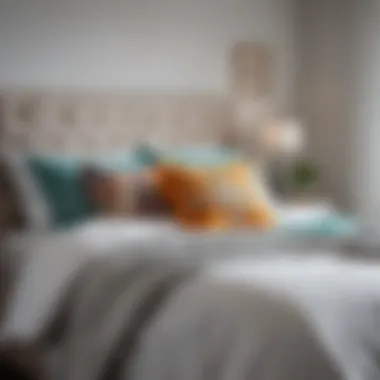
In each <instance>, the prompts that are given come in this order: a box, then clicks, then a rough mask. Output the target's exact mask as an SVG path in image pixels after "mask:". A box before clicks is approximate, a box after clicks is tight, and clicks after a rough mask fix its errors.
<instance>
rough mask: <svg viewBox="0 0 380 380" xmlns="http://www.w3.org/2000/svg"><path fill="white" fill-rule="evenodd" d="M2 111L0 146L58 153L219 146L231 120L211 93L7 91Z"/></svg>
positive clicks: (0, 94)
mask: <svg viewBox="0 0 380 380" xmlns="http://www.w3.org/2000/svg"><path fill="white" fill-rule="evenodd" d="M0 107H1V110H0V146H6V147H8V148H11V149H15V150H18V151H39V152H55V153H91V152H94V151H97V152H100V151H109V150H111V149H112V150H115V149H121V148H123V149H125V148H126V147H130V146H133V145H134V144H136V143H144V142H148V143H153V144H157V145H161V146H173V145H184V144H195V143H206V142H215V141H217V140H218V139H220V137H221V135H222V133H223V131H224V130H225V129H226V128H228V124H229V119H230V115H229V109H228V104H227V101H226V99H225V98H224V97H223V96H218V95H209V94H176V95H174V94H151V95H146V94H145V95H144V94H128V93H126V94H117V93H105V92H101V91H97V92H92V93H85V92H81V91H47V90H28V91H25V90H24V91H21V90H3V91H0Z"/></svg>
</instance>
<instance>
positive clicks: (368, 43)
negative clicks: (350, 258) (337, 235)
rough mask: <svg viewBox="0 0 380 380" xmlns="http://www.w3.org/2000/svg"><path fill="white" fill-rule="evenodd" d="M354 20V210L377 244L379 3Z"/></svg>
mask: <svg viewBox="0 0 380 380" xmlns="http://www.w3.org/2000/svg"><path fill="white" fill-rule="evenodd" d="M364 3H365V4H363V6H362V7H361V9H360V13H358V15H359V16H360V17H358V19H357V28H358V39H359V42H360V44H358V46H359V47H360V48H359V49H358V50H357V55H358V57H360V60H359V61H358V69H359V70H358V71H359V74H360V77H359V78H360V81H359V82H358V86H357V94H358V95H357V97H358V105H357V117H356V123H357V128H356V131H355V140H354V141H355V144H354V152H355V157H356V160H355V164H356V165H355V172H354V174H355V176H354V182H353V189H354V191H355V198H354V199H355V208H356V209H357V211H358V213H359V215H360V217H361V219H362V221H363V226H364V229H365V232H366V241H369V242H374V243H375V244H376V245H379V243H380V38H379V36H380V2H379V1H378V0H367V1H365V2H364Z"/></svg>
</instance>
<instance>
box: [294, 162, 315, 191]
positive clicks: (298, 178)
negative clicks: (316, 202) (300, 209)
mask: <svg viewBox="0 0 380 380" xmlns="http://www.w3.org/2000/svg"><path fill="white" fill-rule="evenodd" d="M319 179H320V171H319V169H318V167H317V166H316V165H315V164H314V163H312V162H311V161H308V160H306V159H300V160H298V161H296V162H295V164H294V166H293V169H292V171H291V183H292V187H293V189H294V191H296V192H306V191H309V190H310V189H311V188H312V187H313V186H315V185H316V183H317V182H318V181H319Z"/></svg>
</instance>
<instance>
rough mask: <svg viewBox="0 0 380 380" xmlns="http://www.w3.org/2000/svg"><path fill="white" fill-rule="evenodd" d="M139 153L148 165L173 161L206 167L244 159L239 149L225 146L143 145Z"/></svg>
mask: <svg viewBox="0 0 380 380" xmlns="http://www.w3.org/2000/svg"><path fill="white" fill-rule="evenodd" d="M137 154H138V156H139V159H140V160H141V162H143V163H144V165H146V166H153V165H155V164H157V163H159V162H171V163H176V164H181V165H186V166H191V167H201V168H204V167H215V166H223V165H226V164H228V163H230V162H236V161H238V160H239V161H240V160H242V159H243V157H242V155H241V154H240V153H239V152H238V151H237V150H234V149H231V148H228V147H223V146H189V147H185V148H172V149H166V150H160V149H156V148H153V147H150V146H141V147H139V149H138V150H137Z"/></svg>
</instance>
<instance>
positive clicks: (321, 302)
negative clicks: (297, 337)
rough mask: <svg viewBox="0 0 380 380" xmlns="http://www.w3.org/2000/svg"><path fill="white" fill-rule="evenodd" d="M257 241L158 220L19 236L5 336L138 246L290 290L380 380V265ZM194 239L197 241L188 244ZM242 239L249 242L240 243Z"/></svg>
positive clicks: (345, 360) (350, 358)
mask: <svg viewBox="0 0 380 380" xmlns="http://www.w3.org/2000/svg"><path fill="white" fill-rule="evenodd" d="M194 236H196V237H194ZM252 239H253V235H252V234H247V233H244V232H235V233H232V234H230V235H213V236H211V235H207V236H206V235H205V236H201V235H194V234H184V233H181V232H179V231H177V232H176V234H173V226H172V225H171V224H170V223H164V222H160V223H157V222H153V221H151V222H146V221H144V222H143V223H142V222H138V221H130V222H122V223H121V222H120V221H113V222H110V221H107V222H105V221H97V222H92V223H89V224H87V225H83V226H81V227H77V228H75V229H73V230H71V231H65V232H63V231H62V232H56V233H50V234H46V235H45V234H34V235H28V236H22V237H21V236H14V237H12V238H11V239H10V242H9V244H10V246H11V247H12V254H13V255H16V253H17V252H18V254H19V260H20V261H21V262H22V263H23V264H22V267H23V269H22V271H21V272H20V277H19V279H18V282H17V286H16V289H15V296H14V302H13V303H12V304H11V308H10V311H9V314H8V318H7V320H6V323H5V328H4V330H3V331H2V332H1V336H2V338H6V337H9V336H14V335H18V336H22V337H33V336H34V335H35V334H36V333H37V332H38V331H39V329H40V328H41V327H42V326H43V325H44V323H45V321H46V318H47V317H48V315H49V311H50V310H51V309H52V307H53V305H54V303H55V301H56V299H57V295H58V294H59V292H60V291H61V289H62V286H63V284H64V283H65V282H66V281H67V280H68V279H69V277H70V274H72V272H73V270H74V269H75V268H76V267H77V266H78V264H79V263H81V262H82V261H83V260H85V258H86V257H88V256H96V255H110V254H128V253H129V252H135V251H136V250H142V251H144V250H148V251H149V252H157V254H159V253H162V252H166V253H172V254H174V255H187V254H193V255H194V254H196V255H198V256H199V257H203V258H205V259H208V260H207V265H206V268H205V271H206V272H205V273H206V274H207V275H211V276H216V277H218V278H223V279H224V280H225V281H238V282H240V283H243V284H246V285H247V286H248V287H252V286H254V287H257V286H260V287H264V288H265V289H270V290H272V291H275V292H284V293H286V294H287V295H289V296H290V297H291V298H292V300H293V301H294V302H295V303H296V304H297V306H298V307H299V308H300V309H301V310H303V312H304V313H305V315H306V316H308V318H309V319H310V321H312V323H313V326H314V328H315V329H316V330H317V331H318V333H319V334H320V336H321V339H322V340H323V341H324V343H325V344H326V346H327V347H328V349H329V350H330V351H331V352H332V354H333V355H334V357H335V358H336V360H338V361H339V362H340V363H341V364H342V367H343V368H344V371H345V373H346V374H347V378H348V379H350V380H372V379H373V380H375V379H380V369H379V368H378V364H379V363H378V362H377V359H378V357H379V355H378V353H379V352H380V351H379V350H380V266H377V265H375V264H360V263H354V262H345V261H343V260H342V259H340V258H338V257H337V256H335V255H334V252H330V251H322V252H310V251H309V252H307V254H306V253H305V256H303V257H302V256H300V255H299V252H298V253H297V254H296V255H293V254H292V252H290V251H287V252H281V251H280V250H278V249H277V250H272V251H266V250H258V249H252V250H250V249H249V247H250V244H251V243H252V241H253V240H252ZM190 241H192V242H193V243H194V244H190V245H189V244H187V243H189V242H190ZM239 241H240V242H244V244H241V245H240V246H239V244H238V243H239ZM250 242H251V243H250ZM222 251H223V252H222ZM223 253H229V254H230V257H229V258H224V259H222V258H220V259H219V258H218V254H221V257H225V256H226V255H224V254H223ZM239 253H241V255H240V254H239ZM243 253H244V254H245V255H243ZM15 257H16V256H14V257H13V258H15Z"/></svg>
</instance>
